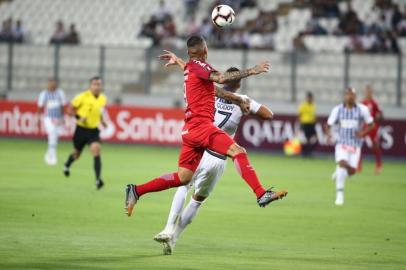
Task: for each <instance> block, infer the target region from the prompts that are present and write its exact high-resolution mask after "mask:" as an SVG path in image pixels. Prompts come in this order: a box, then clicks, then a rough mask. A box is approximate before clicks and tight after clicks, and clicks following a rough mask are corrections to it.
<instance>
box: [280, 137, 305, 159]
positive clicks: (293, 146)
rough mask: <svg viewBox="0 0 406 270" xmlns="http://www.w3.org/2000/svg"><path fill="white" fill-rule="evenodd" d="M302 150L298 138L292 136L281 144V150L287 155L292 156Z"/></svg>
mask: <svg viewBox="0 0 406 270" xmlns="http://www.w3.org/2000/svg"><path fill="white" fill-rule="evenodd" d="M301 151H302V146H301V144H300V140H299V139H298V138H294V139H292V140H286V142H285V143H284V144H283V152H285V155H287V156H294V155H298V154H300V152H301Z"/></svg>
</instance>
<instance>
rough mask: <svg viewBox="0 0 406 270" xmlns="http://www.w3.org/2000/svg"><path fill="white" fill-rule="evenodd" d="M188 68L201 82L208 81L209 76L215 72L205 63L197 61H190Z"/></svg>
mask: <svg viewBox="0 0 406 270" xmlns="http://www.w3.org/2000/svg"><path fill="white" fill-rule="evenodd" d="M188 66H189V67H188V68H189V71H190V72H192V73H194V74H195V75H196V76H197V77H198V78H200V79H203V80H209V77H210V74H211V73H212V72H215V71H217V70H215V69H214V68H213V67H212V66H210V65H209V64H207V63H206V62H203V61H199V60H192V61H190V62H189V63H188Z"/></svg>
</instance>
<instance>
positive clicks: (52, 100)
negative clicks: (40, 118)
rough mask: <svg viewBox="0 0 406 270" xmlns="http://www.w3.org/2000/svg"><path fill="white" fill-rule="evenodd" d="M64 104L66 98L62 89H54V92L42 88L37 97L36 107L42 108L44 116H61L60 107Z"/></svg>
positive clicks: (58, 117)
mask: <svg viewBox="0 0 406 270" xmlns="http://www.w3.org/2000/svg"><path fill="white" fill-rule="evenodd" d="M65 104H66V98H65V93H64V92H63V90H62V89H56V90H55V91H54V92H51V91H48V90H43V91H42V92H41V94H40V95H39V98H38V107H40V108H44V116H45V117H49V118H57V119H60V118H62V117H63V112H62V111H61V107H62V106H64V105H65Z"/></svg>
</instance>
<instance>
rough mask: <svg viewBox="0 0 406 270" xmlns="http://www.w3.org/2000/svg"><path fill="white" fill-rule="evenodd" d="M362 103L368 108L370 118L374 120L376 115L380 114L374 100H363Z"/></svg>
mask: <svg viewBox="0 0 406 270" xmlns="http://www.w3.org/2000/svg"><path fill="white" fill-rule="evenodd" d="M362 103H363V104H364V105H365V106H367V107H368V109H369V112H370V113H371V116H372V118H374V120H375V118H376V115H377V114H378V113H381V110H380V109H379V106H378V103H376V101H375V100H373V99H364V101H362Z"/></svg>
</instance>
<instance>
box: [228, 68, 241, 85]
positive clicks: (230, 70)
mask: <svg viewBox="0 0 406 270" xmlns="http://www.w3.org/2000/svg"><path fill="white" fill-rule="evenodd" d="M233 71H240V69H239V68H236V67H230V68H228V69H227V70H226V72H233ZM240 81H241V79H240V80H234V81H230V82H229V84H235V83H239V82H240Z"/></svg>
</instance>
